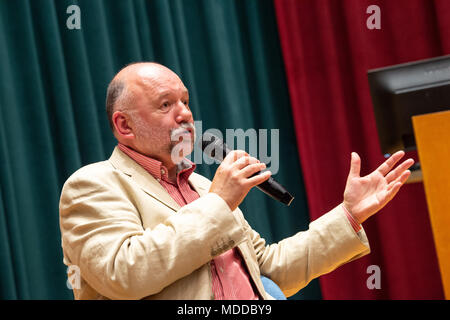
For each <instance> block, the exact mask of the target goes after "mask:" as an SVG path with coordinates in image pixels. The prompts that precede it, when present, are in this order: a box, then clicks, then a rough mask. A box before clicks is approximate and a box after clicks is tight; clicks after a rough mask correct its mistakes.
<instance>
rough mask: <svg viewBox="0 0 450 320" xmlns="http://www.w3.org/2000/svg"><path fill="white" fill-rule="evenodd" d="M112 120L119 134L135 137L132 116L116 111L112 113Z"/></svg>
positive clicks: (125, 136)
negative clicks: (131, 125)
mask: <svg viewBox="0 0 450 320" xmlns="http://www.w3.org/2000/svg"><path fill="white" fill-rule="evenodd" d="M112 122H113V124H114V128H115V130H116V134H117V135H118V136H120V137H123V138H128V139H129V138H134V132H133V129H132V128H131V127H130V117H129V116H128V115H127V114H126V113H123V112H122V111H115V112H114V113H113V115H112Z"/></svg>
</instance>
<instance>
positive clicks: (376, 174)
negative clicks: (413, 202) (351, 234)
mask: <svg viewBox="0 0 450 320" xmlns="http://www.w3.org/2000/svg"><path fill="white" fill-rule="evenodd" d="M404 155H405V152H403V151H398V152H396V153H394V154H393V155H392V156H391V157H390V158H389V159H387V160H386V161H385V162H384V163H383V164H382V165H381V166H379V167H378V169H376V170H375V171H373V172H372V173H371V174H369V175H367V176H364V177H360V175H359V174H360V170H361V159H360V157H359V156H358V154H357V153H356V152H352V159H351V165H350V173H349V175H348V178H347V184H346V186H345V191H344V202H343V205H344V207H345V208H346V209H347V210H348V211H349V212H350V214H351V215H352V216H353V217H354V219H355V220H356V222H358V223H360V224H361V223H363V222H364V221H365V220H366V219H367V218H369V217H370V216H372V215H373V214H375V213H376V212H377V211H379V210H380V209H381V208H383V207H384V206H385V205H386V204H387V203H388V202H389V201H391V200H392V198H393V197H394V196H395V195H396V194H397V192H398V191H399V190H400V187H401V186H402V185H403V184H404V183H405V182H406V180H407V179H408V177H409V176H410V174H411V171H409V170H408V168H409V167H411V166H412V165H413V163H414V160H413V159H408V160H405V161H404V162H403V163H402V164H400V165H399V166H397V168H395V169H394V170H392V168H393V167H394V166H395V164H396V163H397V162H398V161H399V160H400V159H401V158H402V157H403V156H404Z"/></svg>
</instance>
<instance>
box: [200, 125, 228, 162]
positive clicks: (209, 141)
mask: <svg viewBox="0 0 450 320" xmlns="http://www.w3.org/2000/svg"><path fill="white" fill-rule="evenodd" d="M199 143H200V144H201V145H200V147H201V148H202V150H203V152H204V153H205V154H206V155H207V156H208V157H210V158H213V159H216V160H218V161H223V159H224V158H225V157H226V156H227V154H228V153H229V152H230V149H228V147H227V145H226V144H225V143H223V141H222V139H220V138H219V137H217V136H215V135H214V134H212V133H209V132H205V133H204V134H203V136H202V139H201V141H200V142H199Z"/></svg>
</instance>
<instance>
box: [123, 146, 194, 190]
mask: <svg viewBox="0 0 450 320" xmlns="http://www.w3.org/2000/svg"><path fill="white" fill-rule="evenodd" d="M117 146H118V148H119V149H120V150H121V151H123V152H124V153H125V154H126V155H127V156H129V157H130V158H131V159H133V160H134V161H136V162H137V163H138V164H139V165H140V166H141V167H143V168H144V169H145V170H146V171H147V172H148V173H150V174H151V175H152V176H153V177H154V178H155V179H156V180H158V181H161V179H162V180H164V181H166V182H168V183H171V182H170V181H169V175H168V170H167V168H166V167H165V166H164V165H163V164H162V162H161V161H159V160H156V159H153V158H150V157H148V156H146V155H143V154H142V153H139V152H137V151H135V150H133V149H131V148H130V147H128V146H126V145H124V144H121V143H119V144H118V145H117ZM195 167H196V165H195V163H193V162H192V161H190V160H189V159H186V158H183V160H182V161H181V162H180V163H179V164H177V182H179V180H180V179H183V180H186V181H187V180H188V178H189V176H190V175H191V174H192V172H194V170H195Z"/></svg>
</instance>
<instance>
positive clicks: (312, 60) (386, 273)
mask: <svg viewBox="0 0 450 320" xmlns="http://www.w3.org/2000/svg"><path fill="white" fill-rule="evenodd" d="M274 4H275V10H276V17H277V24H278V30H279V33H280V41H281V47H282V52H283V56H284V62H285V67H286V75H287V81H288V87H289V93H290V98H291V104H292V115H293V121H294V123H295V131H296V135H297V141H298V152H299V157H300V160H301V165H302V172H303V175H304V181H305V187H306V194H307V199H308V207H309V213H310V217H311V220H314V219H316V218H317V217H319V216H320V215H322V214H323V213H324V212H326V211H328V210H329V209H330V208H332V207H333V206H335V205H336V204H338V203H340V202H341V201H342V193H343V190H344V187H345V182H346V178H347V175H348V172H349V166H350V153H351V152H352V151H356V152H358V153H359V155H360V156H361V159H362V170H361V175H366V174H368V173H370V172H372V171H373V170H375V169H376V168H377V167H378V165H379V164H381V163H382V162H383V161H384V158H383V156H382V153H381V150H380V146H379V142H378V134H377V129H376V125H375V119H374V114H373V109H372V102H371V98H370V92H369V86H368V80H367V71H368V70H369V69H373V68H378V67H383V66H388V65H393V64H399V63H403V62H408V61H414V60H419V59H425V58H429V57H435V56H440V55H444V54H449V53H450V43H449V37H448V34H449V30H450V29H449V27H450V22H449V21H450V3H449V2H448V1H426V0H423V1H422V0H408V1H404V0H397V1H382V0H377V1H365V0H348V1H338V0H318V1H294V0H274ZM369 5H378V6H379V8H380V12H381V15H380V16H381V29H380V30H376V29H375V30H369V29H368V28H367V27H366V20H367V19H368V18H369V14H367V13H366V9H367V8H368V7H369ZM409 155H410V156H412V157H414V158H416V160H417V154H416V153H411V154H409ZM364 228H365V230H366V232H367V234H368V238H369V241H370V244H371V250H372V252H371V254H370V255H369V256H366V257H364V258H362V259H360V260H357V261H354V262H352V263H350V264H347V265H345V266H342V267H340V268H339V269H338V270H336V271H334V272H333V273H331V274H329V275H326V276H323V277H321V279H320V284H321V289H322V294H323V297H324V298H325V299H442V298H443V291H442V285H441V282H440V274H439V269H438V265H437V258H436V253H435V248H434V243H433V236H432V232H431V227H430V222H429V217H428V212H427V206H426V200H425V196H424V190H423V185H422V184H421V183H416V184H409V185H405V186H403V188H402V190H401V191H400V192H399V194H398V195H397V197H396V198H395V199H394V200H393V201H392V202H391V203H389V204H388V205H387V206H386V207H385V208H383V209H382V210H381V212H379V213H378V214H377V215H376V216H374V217H372V218H370V219H369V220H368V221H367V222H365V223H364ZM371 265H376V266H379V267H380V273H381V274H380V276H381V288H380V289H370V288H369V287H368V286H367V280H368V278H369V277H370V276H371V274H372V273H370V272H368V271H367V270H368V267H369V266H371Z"/></svg>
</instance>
